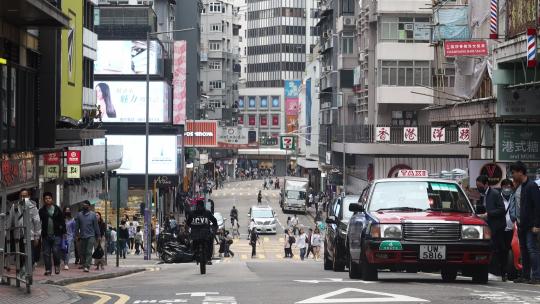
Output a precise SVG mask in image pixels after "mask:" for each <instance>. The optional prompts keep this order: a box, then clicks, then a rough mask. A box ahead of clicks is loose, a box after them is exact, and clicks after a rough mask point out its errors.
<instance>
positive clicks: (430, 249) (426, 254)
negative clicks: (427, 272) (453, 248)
mask: <svg viewBox="0 0 540 304" xmlns="http://www.w3.org/2000/svg"><path fill="white" fill-rule="evenodd" d="M420 259H421V260H446V246H444V245H420Z"/></svg>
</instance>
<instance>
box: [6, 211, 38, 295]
mask: <svg viewBox="0 0 540 304" xmlns="http://www.w3.org/2000/svg"><path fill="white" fill-rule="evenodd" d="M15 204H17V203H15ZM6 205H7V204H5V203H4V204H2V211H1V212H0V283H1V284H6V285H12V284H11V281H12V280H14V281H15V286H16V287H20V286H21V283H23V284H25V286H26V292H28V293H30V286H31V285H32V280H33V279H32V273H33V259H32V238H31V230H30V213H29V210H28V208H26V205H25V204H23V205H22V206H21V205H19V206H17V207H18V208H23V211H22V215H17V214H12V217H8V214H7V212H6V209H7V206H6ZM21 216H22V220H23V225H22V226H18V225H19V222H20V217H21ZM13 217H19V218H16V219H15V220H14V221H8V219H12V218H13ZM13 223H14V224H13ZM23 248H24V250H23ZM12 267H13V269H15V275H13V274H11V272H10V271H6V270H9V269H11V268H12Z"/></svg>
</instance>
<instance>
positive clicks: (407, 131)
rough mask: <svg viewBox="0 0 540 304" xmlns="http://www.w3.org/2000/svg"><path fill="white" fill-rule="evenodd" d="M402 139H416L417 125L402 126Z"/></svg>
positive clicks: (413, 140)
mask: <svg viewBox="0 0 540 304" xmlns="http://www.w3.org/2000/svg"><path fill="white" fill-rule="evenodd" d="M403 141H407V142H416V141H418V128H417V127H407V128H403Z"/></svg>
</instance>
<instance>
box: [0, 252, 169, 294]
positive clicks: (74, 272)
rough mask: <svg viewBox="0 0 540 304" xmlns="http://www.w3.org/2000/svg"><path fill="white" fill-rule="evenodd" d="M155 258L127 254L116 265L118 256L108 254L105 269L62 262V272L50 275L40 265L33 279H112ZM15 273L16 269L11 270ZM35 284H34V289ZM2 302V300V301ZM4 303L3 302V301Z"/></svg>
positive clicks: (152, 263)
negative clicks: (87, 268) (86, 268)
mask: <svg viewBox="0 0 540 304" xmlns="http://www.w3.org/2000/svg"><path fill="white" fill-rule="evenodd" d="M152 258H153V260H150V261H145V260H144V258H143V255H138V256H137V255H133V254H131V255H127V256H126V259H122V258H121V259H120V267H116V256H115V255H109V256H108V260H107V261H108V265H106V266H105V269H104V270H95V266H92V267H90V272H84V271H83V270H82V269H79V265H76V264H70V265H69V270H64V265H63V264H61V267H60V268H61V270H60V274H54V269H53V274H52V275H50V276H45V275H44V274H45V267H44V266H43V265H38V266H37V267H36V268H35V269H34V276H33V280H34V283H41V284H53V285H60V286H64V285H68V284H73V283H78V282H85V281H92V280H100V279H110V278H115V277H120V276H125V275H128V274H132V273H137V272H141V271H144V270H146V269H147V268H151V267H153V266H155V265H156V264H157V263H158V261H159V260H158V259H157V258H156V257H155V254H154V255H153V256H152ZM11 272H12V274H14V270H12V271H11ZM33 288H34V286H32V290H33ZM0 302H1V301H0ZM2 303H3V302H2Z"/></svg>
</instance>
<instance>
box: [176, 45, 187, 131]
mask: <svg viewBox="0 0 540 304" xmlns="http://www.w3.org/2000/svg"><path fill="white" fill-rule="evenodd" d="M186 56H187V42H186V41H185V40H180V41H175V42H174V59H173V125H184V124H185V123H186Z"/></svg>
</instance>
